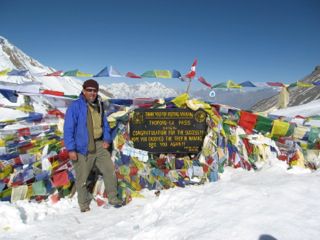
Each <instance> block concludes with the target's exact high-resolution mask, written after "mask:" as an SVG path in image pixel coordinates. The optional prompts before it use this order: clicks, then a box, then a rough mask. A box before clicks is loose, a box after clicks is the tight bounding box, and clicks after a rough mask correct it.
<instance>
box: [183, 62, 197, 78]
mask: <svg viewBox="0 0 320 240" xmlns="http://www.w3.org/2000/svg"><path fill="white" fill-rule="evenodd" d="M197 64H198V60H197V59H195V60H194V62H193V64H192V66H191V69H190V72H188V73H187V74H186V75H185V77H187V78H194V76H195V75H196V66H197Z"/></svg>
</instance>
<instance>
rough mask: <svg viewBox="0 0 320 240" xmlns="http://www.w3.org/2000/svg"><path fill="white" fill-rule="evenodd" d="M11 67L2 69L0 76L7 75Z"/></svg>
mask: <svg viewBox="0 0 320 240" xmlns="http://www.w3.org/2000/svg"><path fill="white" fill-rule="evenodd" d="M10 71H11V69H10V68H6V69H5V70H2V71H0V76H7V74H8V72H10Z"/></svg>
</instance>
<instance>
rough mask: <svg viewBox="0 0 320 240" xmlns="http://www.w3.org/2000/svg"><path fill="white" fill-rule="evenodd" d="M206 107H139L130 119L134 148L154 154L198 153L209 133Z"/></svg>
mask: <svg viewBox="0 0 320 240" xmlns="http://www.w3.org/2000/svg"><path fill="white" fill-rule="evenodd" d="M206 117H207V114H206V112H205V111H203V110H198V111H192V110H189V109H181V108H175V109H142V108H140V109H136V110H135V111H134V114H133V117H132V118H131V119H130V139H131V141H133V143H134V147H135V148H138V149H142V150H146V151H149V152H153V153H197V152H199V151H200V150H201V147H202V143H203V139H204V136H205V134H206V129H207V126H206Z"/></svg>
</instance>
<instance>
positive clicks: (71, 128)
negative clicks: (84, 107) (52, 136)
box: [63, 104, 77, 151]
mask: <svg viewBox="0 0 320 240" xmlns="http://www.w3.org/2000/svg"><path fill="white" fill-rule="evenodd" d="M76 113H77V111H75V104H71V105H70V106H69V107H68V109H67V112H66V115H65V118H64V127H63V132H64V137H63V139H64V145H65V147H66V148H67V150H68V151H75V150H76V142H75V131H76V124H77V117H76V116H75V114H76Z"/></svg>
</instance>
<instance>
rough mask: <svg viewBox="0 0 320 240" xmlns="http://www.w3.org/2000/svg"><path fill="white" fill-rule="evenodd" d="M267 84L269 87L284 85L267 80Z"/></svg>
mask: <svg viewBox="0 0 320 240" xmlns="http://www.w3.org/2000/svg"><path fill="white" fill-rule="evenodd" d="M267 84H268V85H269V86H271V87H284V84H283V83H280V82H267Z"/></svg>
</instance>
